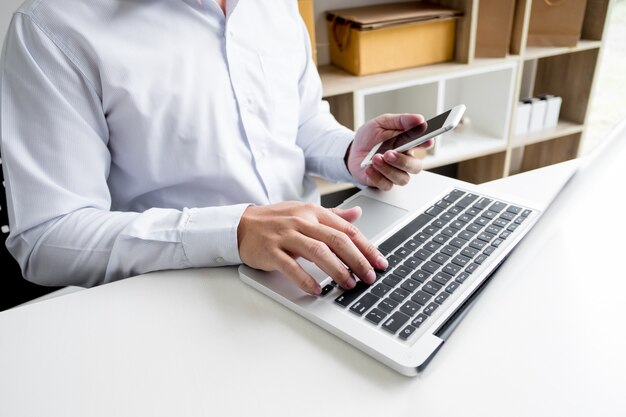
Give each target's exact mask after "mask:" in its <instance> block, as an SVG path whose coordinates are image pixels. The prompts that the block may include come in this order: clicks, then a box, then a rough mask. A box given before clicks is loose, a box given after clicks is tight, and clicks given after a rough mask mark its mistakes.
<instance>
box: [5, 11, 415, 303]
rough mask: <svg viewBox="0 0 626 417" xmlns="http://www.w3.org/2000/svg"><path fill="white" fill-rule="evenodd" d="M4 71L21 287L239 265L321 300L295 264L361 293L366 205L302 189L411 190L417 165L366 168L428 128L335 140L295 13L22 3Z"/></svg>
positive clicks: (399, 160)
mask: <svg viewBox="0 0 626 417" xmlns="http://www.w3.org/2000/svg"><path fill="white" fill-rule="evenodd" d="M1 71H2V72H1V77H2V84H1V90H0V100H1V101H0V128H1V136H0V138H1V140H2V157H3V169H4V170H5V179H6V189H7V197H8V204H9V209H10V210H9V212H10V226H11V234H10V236H9V238H8V240H7V247H8V248H9V249H10V251H11V253H12V254H13V255H14V256H15V257H16V259H17V260H18V261H19V263H20V265H21V267H22V271H23V274H24V276H25V277H26V278H27V279H29V280H32V281H34V282H37V283H40V284H44V285H82V286H92V285H97V284H101V283H106V282H110V281H114V280H118V279H122V278H125V277H128V276H132V275H137V274H141V273H146V272H150V271H155V270H162V269H176V268H189V267H205V266H221V265H229V264H238V263H241V262H244V263H246V264H248V265H250V266H252V267H256V268H261V269H265V270H280V271H282V272H284V273H285V275H286V276H288V277H290V279H292V280H293V281H294V282H295V283H296V284H297V285H298V286H299V287H300V288H302V289H303V290H305V291H307V292H309V293H311V294H319V292H320V288H319V285H318V284H317V282H316V281H315V280H314V279H313V278H311V277H310V276H309V275H308V274H307V273H306V272H304V271H303V270H302V269H301V268H300V267H299V265H298V263H297V262H296V261H295V259H296V258H298V257H305V258H307V259H309V260H311V261H313V262H315V263H316V264H317V265H318V266H319V267H321V268H322V269H323V270H324V271H325V272H327V273H328V274H329V275H330V276H332V277H333V278H334V279H335V280H336V281H337V282H338V283H339V284H341V285H342V286H344V287H345V288H351V287H353V286H354V285H355V280H354V278H353V275H352V274H351V273H350V272H348V270H347V269H346V267H345V266H348V267H349V268H350V270H351V271H352V272H353V273H354V274H355V275H356V277H358V278H359V279H362V280H364V281H365V282H370V283H371V282H372V281H373V279H374V276H375V274H374V269H376V268H377V269H384V268H386V267H387V262H386V260H385V259H384V258H383V257H382V256H381V255H380V253H378V251H377V250H376V249H375V248H374V247H373V246H372V245H371V244H370V243H368V242H367V240H366V239H365V238H364V236H363V235H362V234H361V233H360V232H358V230H356V228H355V227H354V226H352V225H351V222H352V221H354V220H355V219H356V218H358V216H359V215H360V211H359V209H358V208H355V209H351V210H326V209H323V208H321V207H320V206H319V205H318V204H317V202H318V200H319V195H318V193H317V190H316V188H315V185H314V183H313V181H312V180H311V177H310V175H311V174H315V175H320V176H323V177H326V178H329V179H330V180H334V181H351V182H353V183H355V184H362V185H365V186H372V187H378V188H380V189H383V190H388V189H390V188H391V187H392V186H393V185H394V184H400V185H401V184H406V183H407V182H408V181H409V174H413V173H417V172H419V171H420V170H421V164H420V161H419V159H417V158H415V157H413V156H412V155H411V154H410V153H408V154H398V153H394V152H388V153H386V154H385V155H384V157H382V156H377V157H376V158H375V160H374V164H373V166H372V167H368V168H367V169H365V170H364V169H361V168H360V167H359V163H360V161H361V160H362V159H363V157H364V156H365V155H366V154H367V152H368V151H369V150H370V149H371V147H372V146H373V145H374V144H375V143H378V142H380V141H382V140H384V139H385V138H388V137H391V136H393V135H394V134H397V133H398V132H400V131H403V130H406V129H408V128H410V127H413V126H414V125H416V124H418V123H421V122H422V121H423V118H422V117H421V116H419V115H384V116H381V117H379V118H377V119H374V120H372V121H370V122H368V123H367V124H365V125H364V126H363V127H361V128H360V129H359V130H358V131H357V132H356V134H355V133H354V132H352V131H350V130H348V129H346V128H344V127H342V126H340V125H339V124H338V123H337V122H336V121H335V120H334V118H333V117H332V116H331V115H330V114H329V112H328V107H327V104H326V103H325V102H323V101H322V100H321V83H320V80H319V75H318V74H317V71H316V68H315V66H314V64H313V63H312V61H311V51H310V46H309V43H308V39H307V35H306V30H305V28H304V25H303V24H302V21H301V19H300V18H299V15H298V12H297V4H296V2H295V1H293V0H283V1H277V0H265V1H261V0H254V1H253V0H239V1H237V0H232V1H231V0H229V1H228V2H226V1H225V0H154V1H144V0H99V1H97V0H89V1H88V0H29V1H27V2H26V3H25V4H24V5H23V6H22V7H21V8H20V9H19V10H18V12H17V13H16V14H15V15H14V17H13V20H12V24H11V27H10V29H9V33H8V34H7V38H6V41H5V46H4V50H3V56H2V66H1ZM344 265H345V266H344Z"/></svg>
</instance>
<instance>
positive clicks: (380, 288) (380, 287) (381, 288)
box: [370, 283, 391, 298]
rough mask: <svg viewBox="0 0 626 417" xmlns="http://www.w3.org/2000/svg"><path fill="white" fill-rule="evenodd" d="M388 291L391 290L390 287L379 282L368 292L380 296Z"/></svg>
mask: <svg viewBox="0 0 626 417" xmlns="http://www.w3.org/2000/svg"><path fill="white" fill-rule="evenodd" d="M389 291H391V287H389V286H387V285H385V284H382V283H381V284H377V285H376V286H375V287H374V288H372V290H371V291H370V292H371V293H372V294H374V295H375V296H377V297H380V298H382V297H384V296H385V295H386V294H387V293H388V292H389Z"/></svg>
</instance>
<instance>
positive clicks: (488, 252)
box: [483, 246, 496, 256]
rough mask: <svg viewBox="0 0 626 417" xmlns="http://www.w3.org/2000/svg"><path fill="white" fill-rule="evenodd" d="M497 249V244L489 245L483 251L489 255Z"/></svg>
mask: <svg viewBox="0 0 626 417" xmlns="http://www.w3.org/2000/svg"><path fill="white" fill-rule="evenodd" d="M495 250H496V247H495V246H487V247H486V248H485V250H484V251H483V253H484V254H485V255H487V256H489V255H491V254H492V253H493V252H494V251H495Z"/></svg>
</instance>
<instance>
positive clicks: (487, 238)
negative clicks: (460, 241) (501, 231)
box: [477, 232, 495, 242]
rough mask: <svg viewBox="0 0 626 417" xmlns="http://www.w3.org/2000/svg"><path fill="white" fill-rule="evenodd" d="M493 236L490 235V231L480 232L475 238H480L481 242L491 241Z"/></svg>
mask: <svg viewBox="0 0 626 417" xmlns="http://www.w3.org/2000/svg"><path fill="white" fill-rule="evenodd" d="M494 237H495V235H492V234H491V233H487V232H482V233H481V234H479V235H478V236H477V239H480V240H482V241H483V242H491V240H492V239H493V238H494Z"/></svg>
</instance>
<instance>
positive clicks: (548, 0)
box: [526, 0, 587, 46]
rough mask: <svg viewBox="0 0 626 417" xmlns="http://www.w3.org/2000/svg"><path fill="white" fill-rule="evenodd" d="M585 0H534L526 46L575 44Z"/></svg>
mask: <svg viewBox="0 0 626 417" xmlns="http://www.w3.org/2000/svg"><path fill="white" fill-rule="evenodd" d="M586 5H587V0H535V1H534V2H533V5H532V9H531V13H530V24H529V26H528V40H527V41H526V45H528V46H576V44H577V43H578V40H579V39H580V33H581V32H582V27H583V20H584V18H585V10H586Z"/></svg>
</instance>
